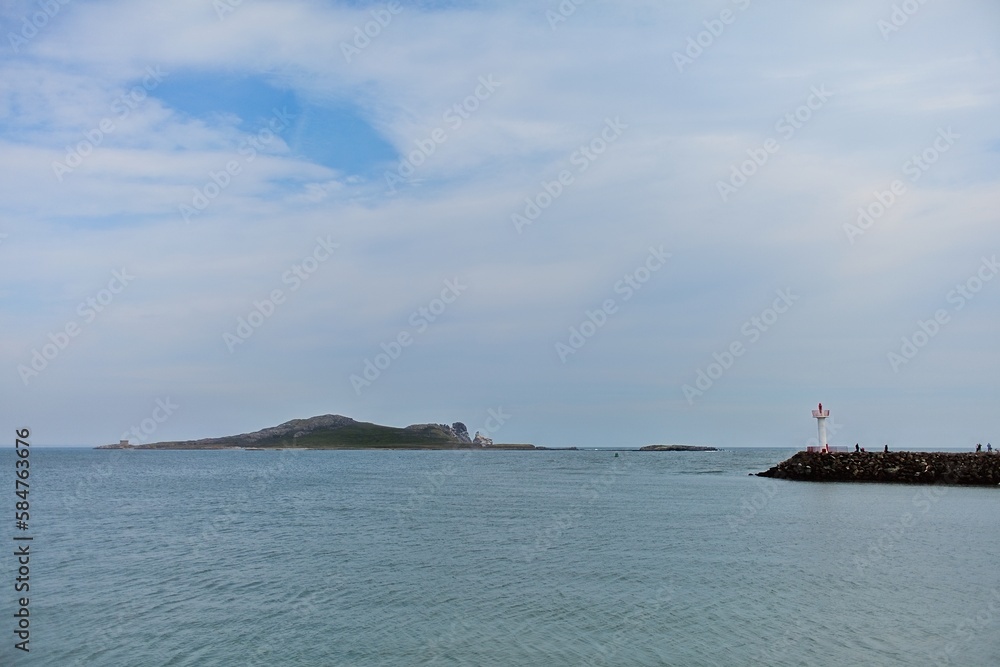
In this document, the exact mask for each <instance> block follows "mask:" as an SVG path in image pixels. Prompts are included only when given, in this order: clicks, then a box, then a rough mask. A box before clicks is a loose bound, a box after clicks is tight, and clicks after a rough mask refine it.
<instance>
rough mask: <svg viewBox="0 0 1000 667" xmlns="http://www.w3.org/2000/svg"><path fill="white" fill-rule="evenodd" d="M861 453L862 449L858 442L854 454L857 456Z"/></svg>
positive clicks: (855, 444)
mask: <svg viewBox="0 0 1000 667" xmlns="http://www.w3.org/2000/svg"><path fill="white" fill-rule="evenodd" d="M860 452H861V448H860V445H859V443H857V442H856V443H854V453H855V454H858V453H860Z"/></svg>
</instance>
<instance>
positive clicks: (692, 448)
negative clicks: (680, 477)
mask: <svg viewBox="0 0 1000 667" xmlns="http://www.w3.org/2000/svg"><path fill="white" fill-rule="evenodd" d="M639 451H640V452H717V451H719V450H718V449H716V448H715V447H699V446H697V445H646V446H645V447H640V448H639Z"/></svg>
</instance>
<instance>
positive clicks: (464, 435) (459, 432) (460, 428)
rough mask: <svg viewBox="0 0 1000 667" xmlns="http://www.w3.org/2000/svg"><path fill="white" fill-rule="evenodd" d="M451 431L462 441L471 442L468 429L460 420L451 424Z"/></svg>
mask: <svg viewBox="0 0 1000 667" xmlns="http://www.w3.org/2000/svg"><path fill="white" fill-rule="evenodd" d="M451 430H452V433H454V434H455V437H456V438H458V439H459V440H460V441H462V442H472V438H470V437H469V429H468V428H466V426H465V424H463V423H462V422H455V423H454V424H452V425H451Z"/></svg>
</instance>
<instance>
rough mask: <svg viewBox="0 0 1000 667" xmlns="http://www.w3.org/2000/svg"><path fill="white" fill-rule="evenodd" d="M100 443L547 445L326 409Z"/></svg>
mask: <svg viewBox="0 0 1000 667" xmlns="http://www.w3.org/2000/svg"><path fill="white" fill-rule="evenodd" d="M95 449H245V450H248V451H261V450H280V449H477V450H486V449H494V450H495V449H504V450H536V449H545V448H540V447H535V446H534V445H528V444H495V443H494V442H493V440H492V439H490V438H489V437H487V436H485V435H483V434H481V433H479V432H478V431H477V432H476V435H475V436H473V437H470V436H469V431H468V429H467V428H466V426H465V424H463V423H462V422H455V423H454V424H452V425H451V426H449V425H447V424H414V425H412V426H406V427H403V428H398V427H394V426H382V425H380V424H372V423H370V422H359V421H355V420H354V419H351V418H350V417H344V416H343V415H321V416H318V417H310V418H309V419H293V420H291V421H288V422H285V423H284V424H279V425H278V426H272V427H270V428H265V429H262V430H260V431H254V432H253V433H244V434H241V435H231V436H226V437H222V438H203V439H201V440H183V441H174V442H153V443H149V444H141V445H134V444H130V443H129V442H128V441H127V440H123V441H121V442H119V443H118V444H114V445H102V446H100V447H95Z"/></svg>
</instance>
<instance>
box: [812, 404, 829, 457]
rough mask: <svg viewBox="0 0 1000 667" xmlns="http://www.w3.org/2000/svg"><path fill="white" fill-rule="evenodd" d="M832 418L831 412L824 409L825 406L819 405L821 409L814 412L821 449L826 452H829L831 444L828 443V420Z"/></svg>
mask: <svg viewBox="0 0 1000 667" xmlns="http://www.w3.org/2000/svg"><path fill="white" fill-rule="evenodd" d="M829 416H830V411H829V410H824V409H823V404H822V403H820V404H819V408H817V409H816V410H813V417H815V418H816V425H817V428H819V448H820V449H822V450H825V451H829V449H830V443H828V442H827V441H826V418H827V417H829Z"/></svg>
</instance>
